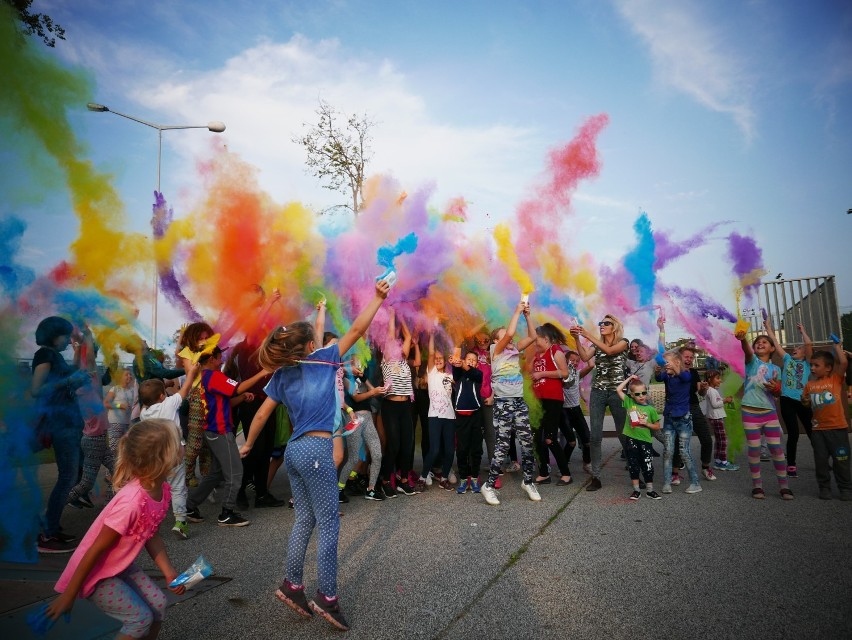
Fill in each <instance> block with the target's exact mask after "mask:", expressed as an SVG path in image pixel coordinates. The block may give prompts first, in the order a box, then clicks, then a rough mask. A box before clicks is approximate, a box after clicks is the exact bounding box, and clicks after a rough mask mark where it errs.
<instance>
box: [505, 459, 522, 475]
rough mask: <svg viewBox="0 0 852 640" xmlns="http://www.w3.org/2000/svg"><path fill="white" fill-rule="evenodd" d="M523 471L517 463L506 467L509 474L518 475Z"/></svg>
mask: <svg viewBox="0 0 852 640" xmlns="http://www.w3.org/2000/svg"><path fill="white" fill-rule="evenodd" d="M520 470H521V465H519V464H518V463H517V462H516V461H514V460H513V461H512V462H511V463H510V464H509V466H508V467H506V471H507V472H508V473H517V472H518V471H520Z"/></svg>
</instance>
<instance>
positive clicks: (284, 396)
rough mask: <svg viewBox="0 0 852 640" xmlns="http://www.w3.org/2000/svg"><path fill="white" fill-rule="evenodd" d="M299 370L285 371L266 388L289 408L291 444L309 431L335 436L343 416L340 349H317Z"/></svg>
mask: <svg viewBox="0 0 852 640" xmlns="http://www.w3.org/2000/svg"><path fill="white" fill-rule="evenodd" d="M303 360H304V361H303V362H302V363H300V364H297V365H296V366H295V367H281V368H280V369H278V371H276V372H275V373H274V374H273V375H272V379H271V380H270V381H269V382H268V383H267V385H266V387H264V389H263V390H264V391H265V392H266V395H267V396H269V397H270V398H272V399H273V400H274V401H275V402H280V403H282V404H284V405H285V406H286V407H287V412H288V413H289V414H290V422H291V424H292V426H293V434H292V435H291V436H290V440H295V439H296V438H298V437H300V436H302V435H304V434H305V433H306V432H308V431H328V432H329V433H333V431H334V426H335V422H336V420H337V419H338V415H336V414H340V401H339V399H338V397H337V370H338V368H340V349H338V347H337V345H336V344H332V345H329V346H327V347H323V348H322V349H317V350H316V351H314V352H313V353H311V354H310V355H308V356H306V357H305V358H304V359H303Z"/></svg>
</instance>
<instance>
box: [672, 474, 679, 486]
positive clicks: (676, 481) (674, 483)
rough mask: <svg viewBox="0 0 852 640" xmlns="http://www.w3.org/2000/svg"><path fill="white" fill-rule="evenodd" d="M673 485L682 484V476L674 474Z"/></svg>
mask: <svg viewBox="0 0 852 640" xmlns="http://www.w3.org/2000/svg"><path fill="white" fill-rule="evenodd" d="M672 484H673V485H675V486H677V485H679V484H680V476H679V475H678V474H676V473H673V474H672Z"/></svg>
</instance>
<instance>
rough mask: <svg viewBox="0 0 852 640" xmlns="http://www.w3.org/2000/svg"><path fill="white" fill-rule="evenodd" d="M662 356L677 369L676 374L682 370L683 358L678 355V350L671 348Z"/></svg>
mask: <svg viewBox="0 0 852 640" xmlns="http://www.w3.org/2000/svg"><path fill="white" fill-rule="evenodd" d="M663 358H665V360H666V362H668V363H669V364H670V365H672V368H674V369H676V370H677V374H678V375H680V373H681V372H682V371H683V358H682V357H681V355H680V351H679V350H677V349H672V350H670V351H666V352H665V353H664V354H663Z"/></svg>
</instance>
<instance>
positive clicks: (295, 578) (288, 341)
mask: <svg viewBox="0 0 852 640" xmlns="http://www.w3.org/2000/svg"><path fill="white" fill-rule="evenodd" d="M388 289H389V286H388V283H387V282H386V281H385V280H379V281H378V282H377V283H376V288H375V296H374V297H373V299H372V300H371V301H370V302H369V303H368V304H367V306H366V308H365V309H364V310H363V311H362V312H361V313H360V315H359V316H358V317H357V318H355V321H354V322H353V323H352V326H351V327H350V329H349V331H347V332H346V334H345V335H344V336H343V337H342V338H340V340H339V341H338V342H337V343H336V344H332V345H330V346H328V347H324V348H322V349H316V350H315V343H314V330H313V327H312V326H311V325H310V323H308V322H294V323H293V324H291V325H289V326H285V327H279V328H278V329H275V330H274V331H273V332H272V333H270V334H269V336H267V338H266V340H264V342H263V345H262V346H261V348H260V351H259V352H258V362H259V363H260V365H261V366H262V367H263V368H264V369H267V370H273V369H274V370H275V373H274V374H273V376H272V379H271V380H270V381H269V383H268V384H267V385H266V388H265V389H264V390H265V391H266V394H267V398H266V400H265V401H264V403H263V404H262V405H261V407H260V409H259V410H258V412H257V414H256V415H255V417H254V421H253V422H252V424H251V427H250V428H249V437H248V439H247V440H246V443H245V444H244V445H243V446H242V448H241V449H240V455H241V456H246V455H248V453H249V452H250V451H251V448H252V446H253V445H254V442H255V440H257V437H258V435H259V434H260V432H261V431H262V430H263V427H264V425H265V424H266V420H267V418H268V417H269V415H270V414H271V413H272V412H273V411H274V410H275V408H276V407H277V406H278V405H279V404H280V403H282V402H283V403H284V404H286V405H287V408H288V410H289V413H290V421H291V423H292V426H293V435H292V437H291V438H290V441H289V443H288V444H287V449H286V451H285V452H284V462H285V464H286V465H287V473H288V474H289V476H290V488H291V490H292V492H293V498H294V500H295V509H296V519H295V522H294V523H293V529H292V531H291V532H290V541H289V543H288V546H287V568H286V576H285V578H284V582H283V583H282V584H281V586H280V587H279V588H278V590H277V591H276V592H275V595H276V597H277V598H278V599H279V600H281V601H282V602H284V603H285V604H286V605H287V606H289V607H290V608H291V609H293V610H294V611H296V612H297V613H298V614H299V615H301V616H303V617H305V618H309V617H311V616H312V615H313V614H314V613H317V614H319V615H321V616H322V617H324V618H325V619H326V620H328V621H329V622H330V623H331V624H332V625H334V626H335V627H337V628H338V629H342V630H344V631H346V630H347V629H349V624H348V623H347V622H346V619H345V618H344V617H343V613H342V611H341V610H340V604H339V602H338V598H337V539H338V535H339V533H340V516H339V511H338V498H339V495H338V488H337V467H336V465H335V462H334V459H335V454H336V455H337V457H338V458H342V456H343V442H342V440H341V439H340V438H341V437H342V434H340V433H333V430H334V423H335V415H334V414H335V413H336V412H339V409H338V406H339V404H338V402H337V390H336V386H337V369H338V368H339V367H340V363H341V360H340V354H341V353H346V352H347V351H349V349H350V348H351V347H352V346H353V345H354V344H355V342H357V341H358V339H359V338H360V337H361V336H363V335H364V333H365V332H366V331H367V328H368V327H369V326H370V323H371V322H372V320H373V317H374V316H375V315H376V312H377V311H378V310H379V307H381V306H382V303H383V302H384V301H385V298H387V295H388ZM315 527H316V528H317V577H318V581H319V585H318V586H319V588H318V589H317V593H316V595H315V596H314V598H313V600H311V601H310V602H308V600H307V598H306V597H305V586H304V583H303V577H304V570H305V553H306V552H307V549H308V541H309V540H310V538H311V534H312V533H313V530H314V528H315Z"/></svg>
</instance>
